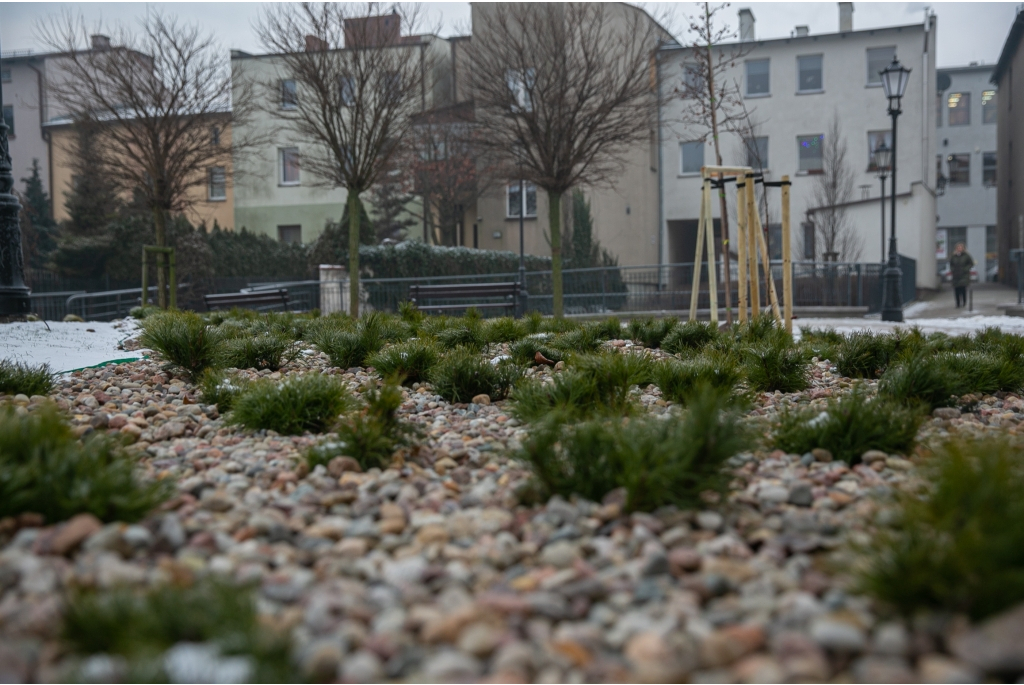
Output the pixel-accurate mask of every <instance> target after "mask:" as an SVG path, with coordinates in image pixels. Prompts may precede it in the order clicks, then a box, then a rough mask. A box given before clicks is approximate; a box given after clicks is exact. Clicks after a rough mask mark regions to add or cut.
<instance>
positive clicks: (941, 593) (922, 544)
mask: <svg viewBox="0 0 1024 685" xmlns="http://www.w3.org/2000/svg"><path fill="white" fill-rule="evenodd" d="M1022 454H1024V453H1022V451H1021V448H1020V446H1019V445H1016V444H1011V443H1009V442H1007V441H1006V440H1003V439H993V438H987V439H984V440H979V441H971V442H952V443H949V444H947V445H946V446H944V447H943V448H942V449H940V450H939V451H938V452H937V454H936V455H935V458H934V459H931V460H929V462H928V463H927V464H925V465H924V466H923V467H922V468H923V469H925V473H924V475H925V478H924V480H923V484H922V485H921V487H920V489H919V490H917V491H909V492H903V493H900V494H899V495H898V496H897V504H898V510H897V511H898V515H897V517H896V519H895V520H894V521H893V522H892V526H891V527H888V528H885V529H883V530H881V531H878V532H877V533H876V534H874V535H873V536H872V539H871V544H870V546H869V548H868V550H867V551H868V552H869V554H868V555H867V556H866V558H865V562H866V568H865V569H864V572H863V575H862V581H861V584H862V588H863V589H864V590H865V591H867V592H868V593H870V594H872V595H874V596H875V597H877V598H878V599H880V600H882V601H884V602H886V603H888V604H890V605H892V606H894V607H896V608H897V609H898V610H900V611H901V612H902V613H903V614H905V615H908V616H909V615H912V614H915V613H917V612H918V611H921V610H933V611H936V610H937V611H942V612H949V613H967V614H969V615H970V616H971V617H973V618H974V619H982V618H985V617H986V616H990V615H992V614H995V613H999V612H1002V611H1005V610H1006V608H1007V607H1012V606H1016V605H1018V604H1020V603H1021V602H1024V573H1022V572H1021V569H1024V457H1022Z"/></svg>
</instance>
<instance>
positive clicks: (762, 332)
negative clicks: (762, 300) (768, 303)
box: [732, 314, 793, 345]
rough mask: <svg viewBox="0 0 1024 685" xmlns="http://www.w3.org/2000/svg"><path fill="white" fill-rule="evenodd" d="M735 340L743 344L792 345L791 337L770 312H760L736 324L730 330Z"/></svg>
mask: <svg viewBox="0 0 1024 685" xmlns="http://www.w3.org/2000/svg"><path fill="white" fill-rule="evenodd" d="M732 334H733V337H734V338H735V339H736V341H737V342H739V343H741V344H744V345H757V344H761V343H770V344H773V345H783V344H785V345H792V344H793V337H792V336H791V335H790V334H789V333H787V332H786V329H785V328H783V327H782V325H781V324H780V323H779V321H778V319H776V318H775V317H774V316H773V315H771V314H760V315H758V316H755V317H753V318H751V319H750V320H749V321H747V322H746V323H744V324H736V325H734V326H733V330H732Z"/></svg>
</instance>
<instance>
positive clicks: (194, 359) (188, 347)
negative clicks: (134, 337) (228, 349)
mask: <svg viewBox="0 0 1024 685" xmlns="http://www.w3.org/2000/svg"><path fill="white" fill-rule="evenodd" d="M222 339H223V335H222V334H221V333H220V332H219V331H218V330H217V329H216V328H215V327H213V326H208V325H207V324H206V322H205V321H204V320H203V318H202V317H201V316H199V315H198V314H196V313H195V312H183V311H176V310H169V311H165V312H162V313H160V314H157V315H151V316H147V317H146V318H145V319H143V321H142V336H141V337H140V339H139V342H141V343H142V345H143V346H144V347H149V348H151V349H153V350H155V351H157V352H159V353H160V354H161V355H162V356H163V357H164V358H165V359H166V360H167V361H169V362H170V363H171V364H174V365H175V366H177V367H179V368H180V369H182V370H183V371H184V372H185V373H186V374H188V376H189V377H190V378H192V379H193V380H195V379H198V378H199V377H200V376H201V375H202V373H203V371H205V370H206V369H208V368H209V367H211V366H214V365H216V363H217V361H218V357H219V355H220V353H221V352H220V349H221V342H222Z"/></svg>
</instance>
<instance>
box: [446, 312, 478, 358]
mask: <svg viewBox="0 0 1024 685" xmlns="http://www.w3.org/2000/svg"><path fill="white" fill-rule="evenodd" d="M437 342H438V343H439V344H440V345H441V347H443V348H444V349H448V350H450V349H452V348H455V347H466V348H469V349H472V350H476V351H477V352H480V351H481V350H483V349H484V347H485V346H486V345H487V334H486V332H485V331H484V327H483V325H482V324H481V323H480V322H479V321H477V320H473V319H466V320H464V321H463V322H461V323H460V324H457V325H454V326H450V327H448V328H445V329H444V330H442V331H438V333H437Z"/></svg>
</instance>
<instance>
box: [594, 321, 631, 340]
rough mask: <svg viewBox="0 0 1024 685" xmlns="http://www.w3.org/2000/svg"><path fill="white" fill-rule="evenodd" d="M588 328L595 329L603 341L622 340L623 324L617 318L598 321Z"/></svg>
mask: <svg viewBox="0 0 1024 685" xmlns="http://www.w3.org/2000/svg"><path fill="white" fill-rule="evenodd" d="M588 326H589V327H590V328H592V329H594V331H595V332H596V333H597V337H599V338H600V339H601V340H622V334H623V328H622V322H621V321H619V319H618V317H616V316H609V317H608V318H607V319H605V320H604V321H596V322H594V323H591V324H588Z"/></svg>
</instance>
